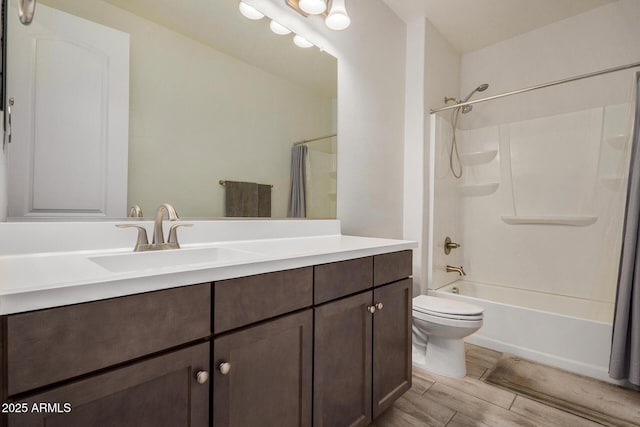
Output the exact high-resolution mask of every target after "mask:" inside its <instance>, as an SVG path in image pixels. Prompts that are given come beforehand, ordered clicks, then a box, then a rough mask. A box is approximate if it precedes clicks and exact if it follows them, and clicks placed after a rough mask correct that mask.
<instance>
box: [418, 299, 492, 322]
mask: <svg viewBox="0 0 640 427" xmlns="http://www.w3.org/2000/svg"><path fill="white" fill-rule="evenodd" d="M413 309H414V310H416V311H420V312H423V313H427V314H435V315H438V316H442V317H448V315H452V316H455V317H456V318H460V317H466V316H469V317H477V316H479V315H482V312H483V311H484V309H483V308H482V307H479V306H477V305H473V304H467V303H466V302H462V301H455V300H451V299H447V298H439V297H432V296H429V295H419V296H417V297H415V298H414V299H413Z"/></svg>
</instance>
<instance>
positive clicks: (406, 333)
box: [313, 251, 411, 427]
mask: <svg viewBox="0 0 640 427" xmlns="http://www.w3.org/2000/svg"><path fill="white" fill-rule="evenodd" d="M410 275H411V251H403V252H397V253H392V254H385V255H378V256H375V257H367V258H361V259H359V260H350V261H343V262H341V263H333V264H326V265H321V266H317V267H316V281H315V291H316V295H318V291H319V289H318V288H319V287H321V288H325V289H323V290H321V291H320V293H321V294H322V295H327V294H331V295H332V296H333V297H334V299H333V300H330V301H329V302H326V303H324V304H321V305H319V306H316V307H315V309H314V312H315V325H314V332H315V335H314V340H315V349H314V356H315V358H314V417H313V418H314V426H316V427H320V426H325V427H327V426H366V425H368V424H369V423H370V422H371V420H372V419H373V418H375V417H377V416H378V415H380V414H381V413H382V412H383V411H384V410H385V409H387V408H388V407H389V406H390V405H391V404H392V403H393V401H395V400H396V399H397V398H398V397H400V396H401V395H402V394H403V393H404V392H405V391H407V390H408V389H409V388H410V387H411V280H410V279H405V278H406V277H408V276H410ZM376 278H377V281H376ZM354 281H355V282H356V283H353V282H354ZM389 282H392V283H389ZM346 283H348V284H346ZM384 283H386V284H384ZM374 284H376V285H375V287H374ZM345 289H348V290H350V291H353V290H354V289H355V290H356V291H357V290H360V291H361V292H359V293H357V294H355V295H351V296H346V297H344V296H343V295H344V290H345ZM365 289H366V290H365ZM362 290H364V291H362ZM347 292H348V291H347ZM335 298H337V299H335Z"/></svg>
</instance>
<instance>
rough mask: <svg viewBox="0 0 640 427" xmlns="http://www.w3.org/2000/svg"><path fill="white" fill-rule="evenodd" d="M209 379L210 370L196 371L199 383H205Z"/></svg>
mask: <svg viewBox="0 0 640 427" xmlns="http://www.w3.org/2000/svg"><path fill="white" fill-rule="evenodd" d="M208 380H209V372H207V371H198V372H196V381H197V382H198V384H205V383H206V382H207V381H208Z"/></svg>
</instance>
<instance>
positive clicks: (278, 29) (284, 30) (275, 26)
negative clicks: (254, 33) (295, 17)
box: [269, 20, 291, 36]
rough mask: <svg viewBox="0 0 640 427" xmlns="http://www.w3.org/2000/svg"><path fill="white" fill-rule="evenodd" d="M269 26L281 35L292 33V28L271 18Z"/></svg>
mask: <svg viewBox="0 0 640 427" xmlns="http://www.w3.org/2000/svg"><path fill="white" fill-rule="evenodd" d="M269 28H271V31H273V32H274V33H276V34H278V35H280V36H285V35H287V34H290V33H291V30H290V29H288V28H287V27H285V26H284V25H282V24H280V23H278V22H276V21H274V20H271V23H270V24H269Z"/></svg>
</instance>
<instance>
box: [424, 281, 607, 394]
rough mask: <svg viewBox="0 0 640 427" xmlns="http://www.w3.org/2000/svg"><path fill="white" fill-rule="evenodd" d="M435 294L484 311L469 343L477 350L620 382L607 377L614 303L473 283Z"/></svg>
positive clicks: (441, 290)
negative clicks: (477, 306) (477, 328)
mask: <svg viewBox="0 0 640 427" xmlns="http://www.w3.org/2000/svg"><path fill="white" fill-rule="evenodd" d="M454 287H456V288H457V289H458V290H459V294H454V293H452V290H453V288H454ZM430 294H432V295H436V296H439V297H444V298H450V299H455V300H460V301H465V302H468V303H471V304H476V305H479V306H482V307H484V324H483V326H482V328H481V329H480V330H479V331H478V332H476V333H475V334H473V335H472V336H470V337H468V338H467V339H466V341H468V342H470V343H472V344H477V345H480V346H483V347H487V348H492V349H494V350H498V351H503V352H508V353H511V354H514V355H517V356H522V357H524V358H527V359H530V360H535V361H537V362H540V363H544V364H547V365H551V366H556V367H558V368H562V369H566V370H569V371H572V372H576V373H579V374H582V375H587V376H590V377H593V378H597V379H601V380H605V381H609V382H615V381H613V380H611V379H610V378H609V375H608V374H607V371H608V369H609V353H610V346H611V331H612V321H613V304H612V303H606V302H597V301H589V300H584V299H579V298H572V297H566V296H560V295H552V294H545V293H542V292H534V291H527V290H521V289H516V288H509V287H505V286H496V285H488V284H483V283H476V282H469V281H458V282H455V283H452V284H449V285H447V286H444V287H442V288H439V289H437V290H435V291H430Z"/></svg>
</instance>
